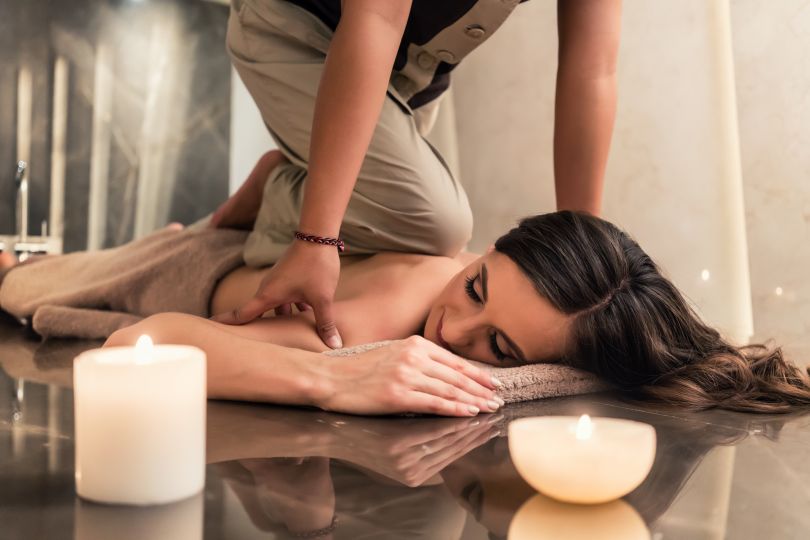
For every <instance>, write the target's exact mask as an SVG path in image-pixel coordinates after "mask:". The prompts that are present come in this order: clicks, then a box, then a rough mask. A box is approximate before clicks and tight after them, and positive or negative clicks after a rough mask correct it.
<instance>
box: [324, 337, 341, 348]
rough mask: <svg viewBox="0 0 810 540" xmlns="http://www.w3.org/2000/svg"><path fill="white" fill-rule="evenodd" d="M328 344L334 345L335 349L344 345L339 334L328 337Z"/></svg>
mask: <svg viewBox="0 0 810 540" xmlns="http://www.w3.org/2000/svg"><path fill="white" fill-rule="evenodd" d="M326 344H327V345H329V346H330V347H332V348H333V349H340V348H342V347H343V342H342V341H340V338H339V337H337V336H329V337H328V338H327V339H326Z"/></svg>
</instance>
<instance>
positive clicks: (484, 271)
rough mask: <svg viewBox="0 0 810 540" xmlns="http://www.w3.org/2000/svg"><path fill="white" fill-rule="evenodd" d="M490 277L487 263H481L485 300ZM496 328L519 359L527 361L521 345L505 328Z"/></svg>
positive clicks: (482, 290) (482, 288) (482, 289)
mask: <svg viewBox="0 0 810 540" xmlns="http://www.w3.org/2000/svg"><path fill="white" fill-rule="evenodd" d="M488 277H489V275H488V273H487V265H486V264H483V263H482V264H481V292H482V293H483V297H484V302H486V301H487V297H488V291H487V281H488ZM496 330H498V332H500V333H501V336H502V337H503V339H504V340H506V343H507V344H509V347H510V348H511V349H512V350H513V351H514V352H515V353H516V354H517V357H518V360H520V361H521V362H524V363H527V362H526V355H524V354H523V351H522V350H521V349H520V347H518V346H517V343H515V342H514V341H512V338H510V337H509V336H508V335H506V332H504V331H503V330H501V329H499V328H496Z"/></svg>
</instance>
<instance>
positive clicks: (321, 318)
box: [312, 300, 343, 349]
mask: <svg viewBox="0 0 810 540" xmlns="http://www.w3.org/2000/svg"><path fill="white" fill-rule="evenodd" d="M312 311H314V312H315V325H316V326H317V328H318V335H319V336H321V339H322V340H323V342H324V343H326V345H328V346H329V347H330V348H332V349H340V348H342V347H343V340H342V339H341V337H340V332H338V329H337V324H335V317H334V316H333V315H332V302H331V301H329V300H324V301H322V302H318V303H317V304H315V305H313V306H312Z"/></svg>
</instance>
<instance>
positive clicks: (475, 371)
mask: <svg viewBox="0 0 810 540" xmlns="http://www.w3.org/2000/svg"><path fill="white" fill-rule="evenodd" d="M428 343H430V357H431V358H432V359H434V360H436V361H437V362H441V363H442V364H444V365H445V366H447V367H449V368H452V369H453V370H454V371H457V372H459V373H463V374H464V375H466V376H467V377H469V378H471V379H473V380H474V381H476V382H477V383H478V384H480V385H482V386H485V387H487V388H489V389H492V390H495V389H497V388H500V387H501V386H503V384H502V383H501V381H499V380H498V379H497V377H495V376H494V375H492V374H491V373H489V372H488V371H487V370H485V369H480V368H477V367H475V366H473V365H472V364H470V363H469V362H467V361H466V360H464V359H463V358H461V357H459V356H456V355H455V354H453V353H451V352H450V351H448V350H447V349H444V348H442V347H439V346H438V345H436V344H435V343H432V342H428Z"/></svg>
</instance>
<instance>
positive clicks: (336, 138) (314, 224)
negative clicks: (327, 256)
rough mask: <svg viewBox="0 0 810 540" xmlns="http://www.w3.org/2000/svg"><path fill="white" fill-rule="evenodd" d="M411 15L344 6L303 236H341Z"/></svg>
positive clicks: (321, 92) (395, 6)
mask: <svg viewBox="0 0 810 540" xmlns="http://www.w3.org/2000/svg"><path fill="white" fill-rule="evenodd" d="M409 11H410V0H397V2H377V1H376V0H374V1H373V2H370V1H368V0H359V1H358V0H354V1H347V2H344V6H343V13H342V15H341V21H340V24H339V25H338V27H337V30H336V31H335V35H334V37H333V39H332V43H331V45H330V47H329V53H328V55H327V58H326V63H325V65H324V70H323V75H322V76H321V82H320V87H319V88H318V95H317V98H316V100H315V111H314V119H313V125H312V138H311V140H310V156H309V176H308V179H307V183H306V187H305V191H304V203H303V207H302V209H301V219H300V223H299V226H300V228H301V230H303V231H306V232H308V233H310V234H319V235H324V236H337V235H338V232H339V230H340V223H341V221H342V220H343V214H344V213H345V211H346V206H347V205H348V203H349V198H350V196H351V193H352V190H353V189H354V185H355V182H356V180H357V175H358V173H359V172H360V166H361V165H362V163H363V159H364V157H365V154H366V151H367V150H368V146H369V143H370V142H371V136H372V134H373V132H374V127H375V126H376V124H377V119H378V118H379V115H380V110H381V109H382V104H383V101H384V99H385V91H386V88H387V87H388V79H389V77H390V75H391V68H392V66H393V64H394V56H395V55H396V50H397V46H398V45H399V41H400V39H401V38H402V32H403V30H404V28H405V23H406V21H407V18H408V13H409Z"/></svg>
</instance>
